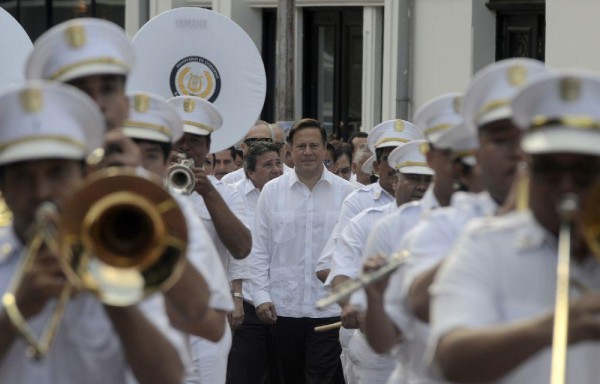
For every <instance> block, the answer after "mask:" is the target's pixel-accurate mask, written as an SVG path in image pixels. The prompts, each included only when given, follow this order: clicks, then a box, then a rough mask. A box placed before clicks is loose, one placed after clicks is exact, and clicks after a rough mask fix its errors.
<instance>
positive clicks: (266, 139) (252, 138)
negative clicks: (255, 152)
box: [244, 137, 273, 146]
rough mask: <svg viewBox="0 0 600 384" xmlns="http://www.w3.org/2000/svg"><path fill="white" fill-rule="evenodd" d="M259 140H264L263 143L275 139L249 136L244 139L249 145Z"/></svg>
mask: <svg viewBox="0 0 600 384" xmlns="http://www.w3.org/2000/svg"><path fill="white" fill-rule="evenodd" d="M257 142H262V143H272V142H273V139H271V138H270V137H249V138H247V139H246V140H244V143H245V144H246V145H247V146H251V145H252V144H254V143H257Z"/></svg>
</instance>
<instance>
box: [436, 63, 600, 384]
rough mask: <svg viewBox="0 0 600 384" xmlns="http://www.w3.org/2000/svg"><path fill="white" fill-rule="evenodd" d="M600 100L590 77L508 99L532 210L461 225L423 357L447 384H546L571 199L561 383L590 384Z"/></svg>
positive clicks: (593, 374)
mask: <svg viewBox="0 0 600 384" xmlns="http://www.w3.org/2000/svg"><path fill="white" fill-rule="evenodd" d="M599 101H600V77H599V76H598V75H597V74H591V73H588V72H564V73H556V74H549V75H546V76H545V77H543V78H540V79H538V80H537V81H533V82H531V83H530V84H528V85H527V86H525V87H524V88H523V89H522V90H520V91H519V92H518V93H517V94H516V96H515V97H514V98H513V99H512V103H511V107H512V111H513V120H514V122H515V124H516V125H517V126H519V127H521V128H522V129H524V135H523V138H522V141H521V146H522V148H523V151H524V152H525V153H527V154H528V155H529V157H528V163H529V170H530V171H529V174H530V178H529V179H530V181H529V205H530V211H515V212H512V213H509V214H507V215H506V216H503V217H497V218H493V219H483V220H480V221H477V222H475V223H473V224H472V225H469V227H468V229H467V230H466V231H465V233H464V234H463V235H462V236H461V238H460V239H459V240H458V242H457V244H456V246H455V247H454V248H453V251H452V253H451V254H450V256H449V257H448V259H447V260H446V262H445V263H444V265H443V266H442V268H441V269H440V271H439V273H438V275H437V276H436V279H435V282H434V285H433V287H432V295H433V305H432V314H431V320H432V332H431V333H432V335H431V336H432V337H431V339H430V341H431V344H430V352H431V356H433V357H434V359H435V362H436V366H437V367H438V368H439V370H440V372H441V373H442V374H443V376H444V377H446V378H447V379H448V380H452V381H456V382H464V383H467V382H468V383H472V382H491V381H494V382H498V383H548V382H550V372H551V365H554V363H552V364H551V348H549V347H550V345H551V343H552V327H553V323H554V321H556V319H555V318H554V314H553V308H554V306H555V292H556V285H557V280H556V279H557V277H556V269H557V267H556V265H557V257H556V256H557V254H558V253H559V251H558V243H559V242H560V241H559V240H558V238H559V235H558V233H559V227H560V225H561V221H564V220H565V218H564V217H561V215H562V213H559V209H561V208H560V207H561V205H562V202H564V199H565V197H567V196H569V197H570V199H575V201H579V204H578V205H579V207H577V208H575V210H574V211H570V212H569V213H567V214H568V215H570V216H569V219H567V220H572V222H573V224H572V229H571V232H572V235H571V238H572V239H573V241H572V244H573V245H572V246H571V249H569V250H568V252H570V253H571V254H572V258H571V260H572V261H571V265H570V268H571V272H570V278H569V280H570V281H571V283H570V284H571V288H570V289H569V291H570V293H567V295H568V296H571V297H572V298H573V300H572V303H571V304H570V308H569V314H568V328H566V327H567V324H566V323H565V324H564V327H565V331H566V332H568V343H569V345H568V359H567V361H566V377H565V381H564V382H566V383H595V382H597V378H598V375H599V373H600V370H599V366H598V364H597V359H596V356H597V354H598V353H599V351H600V346H599V344H598V342H597V341H598V337H597V335H598V330H599V329H600V323H599V322H598V319H597V317H596V316H595V315H596V313H597V312H598V310H599V309H600V295H599V294H598V293H597V289H598V288H599V287H600V285H599V281H600V280H599V277H600V269H599V267H598V261H596V260H594V259H593V258H592V255H591V249H592V247H596V248H597V246H598V238H597V237H596V238H593V239H589V238H588V241H589V242H586V241H584V240H583V238H582V233H583V232H584V231H586V230H588V229H589V227H587V228H585V227H584V225H585V224H583V223H582V218H583V217H584V216H585V215H586V214H587V215H589V216H588V217H589V218H592V222H591V223H593V222H595V223H597V220H598V197H599V196H600V194H599V191H600V189H599V188H600V185H599V184H598V182H599V181H600V180H599V179H598V175H599V170H600V133H599V132H598V130H597V127H598V125H599V124H598V122H599V121H600V114H599V110H598V108H597V105H598V102H599ZM594 183H596V184H594ZM594 185H595V191H596V192H595V199H594V200H592V201H591V202H589V203H588V202H586V199H587V196H588V195H589V194H590V193H591V191H592V188H593V187H594ZM591 223H588V224H587V225H588V226H589V225H595V224H591ZM573 282H576V283H573ZM553 379H556V377H553ZM553 382H554V381H553Z"/></svg>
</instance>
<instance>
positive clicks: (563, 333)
mask: <svg viewBox="0 0 600 384" xmlns="http://www.w3.org/2000/svg"><path fill="white" fill-rule="evenodd" d="M558 212H559V214H560V217H561V224H560V232H559V237H558V263H557V267H556V305H555V308H554V328H553V333H552V366H551V369H552V370H551V376H550V382H551V384H563V383H564V382H565V378H566V362H567V346H568V330H569V286H570V283H571V279H570V277H571V276H570V263H571V237H572V231H573V229H574V224H575V222H576V219H577V213H578V212H580V215H581V216H580V220H581V222H580V225H581V228H582V230H583V237H584V239H585V241H586V243H587V245H588V246H589V248H590V250H591V251H592V253H594V255H595V256H596V259H600V182H596V184H595V185H594V186H593V187H592V188H591V190H590V192H589V194H588V197H587V198H586V199H585V201H584V202H583V204H581V206H580V205H579V201H578V200H577V197H576V196H574V195H571V194H567V195H566V196H564V197H563V199H562V201H561V203H560V205H559V207H558Z"/></svg>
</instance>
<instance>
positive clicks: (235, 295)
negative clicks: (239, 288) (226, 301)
mask: <svg viewBox="0 0 600 384" xmlns="http://www.w3.org/2000/svg"><path fill="white" fill-rule="evenodd" d="M231 295H232V296H233V297H237V298H239V299H242V300H244V294H243V293H242V292H231Z"/></svg>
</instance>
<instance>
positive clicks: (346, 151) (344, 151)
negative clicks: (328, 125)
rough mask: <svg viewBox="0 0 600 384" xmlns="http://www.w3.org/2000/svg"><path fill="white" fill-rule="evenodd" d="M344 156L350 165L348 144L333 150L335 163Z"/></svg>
mask: <svg viewBox="0 0 600 384" xmlns="http://www.w3.org/2000/svg"><path fill="white" fill-rule="evenodd" d="M344 155H346V156H348V160H350V164H352V147H351V146H350V144H348V143H343V144H342V145H339V146H338V147H337V148H336V149H335V161H337V160H338V159H339V158H340V157H342V156H344Z"/></svg>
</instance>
